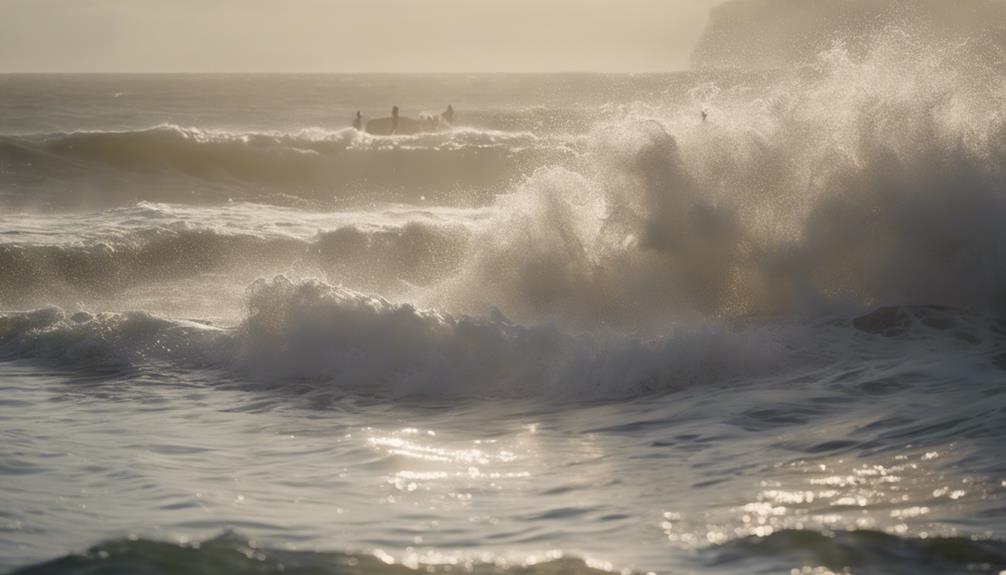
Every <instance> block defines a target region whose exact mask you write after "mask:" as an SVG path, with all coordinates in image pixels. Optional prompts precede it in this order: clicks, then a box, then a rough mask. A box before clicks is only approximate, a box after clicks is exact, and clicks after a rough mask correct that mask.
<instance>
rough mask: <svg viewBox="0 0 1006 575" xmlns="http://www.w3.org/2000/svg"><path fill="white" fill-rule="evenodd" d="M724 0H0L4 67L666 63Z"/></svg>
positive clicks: (610, 67) (651, 66)
mask: <svg viewBox="0 0 1006 575" xmlns="http://www.w3.org/2000/svg"><path fill="white" fill-rule="evenodd" d="M719 1H720V0H0V72H172V71H181V72H226V71H230V72H268V71H273V72H368V71H376V72H436V71H445V72H457V71H473V72H502V71H528V72H547V71H577V70H583V71H630V72H639V71H663V70H680V69H683V68H686V67H687V66H688V55H689V52H690V50H691V47H692V46H693V45H694V43H695V41H696V40H697V39H698V37H699V35H700V34H701V32H702V28H703V26H704V25H705V21H706V17H707V15H708V11H709V7H710V6H712V5H714V4H716V3H718V2H719Z"/></svg>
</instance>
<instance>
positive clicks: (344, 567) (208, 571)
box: [11, 530, 1006, 575]
mask: <svg viewBox="0 0 1006 575" xmlns="http://www.w3.org/2000/svg"><path fill="white" fill-rule="evenodd" d="M681 555H682V557H681V559H679V562H680V563H681V568H682V570H683V571H684V572H690V571H691V570H693V569H695V568H707V569H709V568H711V569H715V570H716V571H718V572H720V571H724V570H728V571H726V572H738V573H740V572H744V573H752V572H757V573H785V572H790V570H792V572H798V573H799V572H808V573H822V574H823V573H831V572H848V571H849V570H850V569H853V570H855V571H856V572H858V571H860V570H863V572H871V573H873V572H876V573H890V574H892V575H898V574H913V573H919V572H927V573H965V572H967V573H972V572H979V573H997V572H999V571H1000V570H1002V569H1003V568H1004V567H1006V546H1004V545H1003V544H1002V543H1001V542H999V541H995V540H985V541H982V540H972V539H967V538H929V539H914V538H908V537H897V536H894V535H888V534H885V533H881V532H876V531H867V530H862V531H850V532H839V533H835V534H831V535H825V534H822V533H819V532H814V531H781V532H777V533H774V534H772V535H770V536H768V537H746V538H739V539H735V540H732V541H729V542H727V543H725V544H722V545H715V546H710V547H708V548H705V549H703V550H700V551H698V552H697V553H683V554H681ZM440 561H441V562H439V563H437V562H429V563H427V562H424V561H422V560H420V559H419V558H418V557H417V556H415V555H414V554H409V555H407V556H405V557H403V558H401V559H400V560H396V559H395V558H393V557H392V556H389V555H387V554H383V555H382V556H381V557H380V558H379V557H377V556H375V555H371V554H366V553H343V552H313V551H289V550H281V549H274V548H268V547H263V546H260V545H258V544H256V543H255V542H254V541H252V540H249V539H245V538H243V537H240V536H238V535H236V534H233V533H228V534H224V535H221V536H219V537H216V538H214V539H210V540H207V541H203V542H200V543H197V544H190V543H185V544H178V543H164V542H159V541H152V540H148V539H122V540H115V541H109V542H107V543H102V544H100V545H96V546H94V547H92V548H90V549H88V550H87V551H84V552H82V553H77V554H70V555H67V556H65V557H61V558H58V559H53V560H51V561H47V562H43V563H40V564H37V565H32V566H27V567H23V568H21V569H16V570H15V571H13V572H12V574H11V575H37V574H38V575H40V574H43V573H44V574H46V575H84V574H87V575H106V574H107V575H112V574H117V573H127V572H128V573H133V572H143V573H150V574H151V575H159V574H165V575H166V574H168V573H177V572H179V569H181V570H189V569H191V570H196V569H198V571H199V572H200V573H204V574H205V575H215V574H217V573H219V574H224V573H227V574H232V573H256V574H261V575H266V574H272V573H276V574H279V573H290V572H295V573H301V574H305V575H306V574H318V575H323V574H337V573H338V574H345V573H349V574H359V575H364V574H367V575H375V574H385V575H405V574H410V573H415V572H416V570H417V569H422V570H423V571H425V572H428V573H452V572H455V571H456V569H457V568H458V565H457V563H458V562H459V560H458V559H457V558H452V557H451V556H449V555H448V556H442V557H441V559H440ZM594 565H596V562H594ZM464 569H465V572H468V573H473V574H503V573H520V574H522V575H536V574H543V575H544V574H551V573H570V574H574V573H575V574H584V575H592V574H602V573H609V572H611V571H610V568H608V569H604V568H599V567H597V566H592V564H591V563H589V562H587V561H584V560H582V559H579V558H576V557H564V558H560V559H550V560H545V561H539V560H525V561H501V560H496V561H485V560H483V561H468V560H465V561H464ZM826 569H827V570H826ZM623 572H628V573H632V571H623Z"/></svg>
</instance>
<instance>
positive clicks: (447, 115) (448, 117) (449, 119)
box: [442, 104, 454, 124]
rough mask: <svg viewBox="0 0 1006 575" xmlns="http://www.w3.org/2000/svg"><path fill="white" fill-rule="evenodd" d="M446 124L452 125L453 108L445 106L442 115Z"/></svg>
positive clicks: (448, 105)
mask: <svg viewBox="0 0 1006 575" xmlns="http://www.w3.org/2000/svg"><path fill="white" fill-rule="evenodd" d="M442 116H443V118H444V119H445V120H447V123H448V124H453V123H454V106H452V105H450V104H447V111H446V112H444V113H443V114H442Z"/></svg>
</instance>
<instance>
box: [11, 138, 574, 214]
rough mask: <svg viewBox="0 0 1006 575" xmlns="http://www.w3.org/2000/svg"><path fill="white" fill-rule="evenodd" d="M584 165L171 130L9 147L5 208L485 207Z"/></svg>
mask: <svg viewBox="0 0 1006 575" xmlns="http://www.w3.org/2000/svg"><path fill="white" fill-rule="evenodd" d="M573 155H575V150H574V148H573V146H572V145H571V144H567V143H564V142H563V141H562V140H556V139H550V138H549V139H542V138H539V137H538V136H535V135H533V134H531V133H529V132H500V131H492V130H478V129H474V128H468V129H465V128H460V129H456V130H451V131H448V132H441V133H435V134H419V135H415V136H392V137H379V136H369V135H367V134H362V133H360V132H357V131H355V130H352V129H344V130H337V131H328V130H322V129H309V130H300V131H297V132H292V133H284V132H228V131H223V130H201V129H198V128H186V127H180V126H176V125H170V124H169V125H162V126H157V127H154V128H150V129H143V130H135V131H121V132H109V131H86V132H69V133H57V134H50V135H37V136H31V135H29V136H3V137H0V161H2V162H3V163H4V165H5V168H6V169H5V170H4V172H3V173H2V174H0V175H2V180H0V184H6V186H5V187H11V188H14V189H15V193H14V194H12V195H9V196H8V197H7V198H5V200H6V203H8V204H9V205H11V206H13V207H32V206H34V207H36V208H37V207H47V206H48V207H61V208H66V207H73V208H77V207H95V206H97V207H101V206H108V205H117V204H121V203H130V202H137V201H155V202H163V201H174V202H220V201H227V200H255V201H265V202H272V203H281V204H289V203H297V202H315V203H322V204H328V205H330V204H332V203H333V202H334V201H337V200H347V199H352V198H359V197H361V196H366V197H370V198H375V197H384V198H386V199H399V200H410V201H418V200H419V199H420V198H423V199H424V200H425V199H427V198H428V199H429V200H430V201H436V202H439V203H485V202H486V201H488V200H490V199H491V198H492V195H493V194H494V193H499V192H502V191H505V186H506V185H507V183H508V182H509V181H511V180H512V179H516V178H519V177H520V176H521V174H522V173H523V170H525V169H527V167H528V166H535V165H541V164H543V163H546V162H561V161H563V159H564V158H568V157H570V156H573ZM22 188H23V189H24V190H25V191H24V192H17V191H16V190H17V189H22ZM28 192H30V194H29V193H28ZM39 194H42V196H43V197H38V196H39Z"/></svg>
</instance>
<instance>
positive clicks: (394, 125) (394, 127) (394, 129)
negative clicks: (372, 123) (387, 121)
mask: <svg viewBox="0 0 1006 575" xmlns="http://www.w3.org/2000/svg"><path fill="white" fill-rule="evenodd" d="M391 133H392V134H397V133H398V106H392V107H391Z"/></svg>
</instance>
